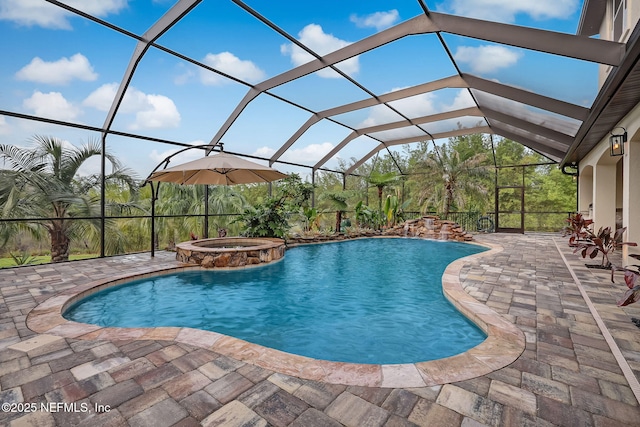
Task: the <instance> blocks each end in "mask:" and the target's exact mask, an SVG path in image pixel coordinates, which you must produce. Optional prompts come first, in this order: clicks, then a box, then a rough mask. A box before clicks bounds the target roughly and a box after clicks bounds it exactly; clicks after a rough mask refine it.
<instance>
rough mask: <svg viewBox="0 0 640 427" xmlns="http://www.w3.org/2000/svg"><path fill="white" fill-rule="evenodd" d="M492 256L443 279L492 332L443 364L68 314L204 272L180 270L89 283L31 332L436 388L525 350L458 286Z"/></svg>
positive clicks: (34, 316) (324, 377) (65, 294)
mask: <svg viewBox="0 0 640 427" xmlns="http://www.w3.org/2000/svg"><path fill="white" fill-rule="evenodd" d="M485 246H488V247H489V250H488V251H485V252H481V253H478V254H474V255H470V256H467V257H464V258H460V259H458V260H456V261H454V262H452V263H451V264H449V265H448V266H447V268H446V270H445V272H444V274H443V276H442V287H443V292H444V294H445V297H446V298H447V299H448V300H449V301H450V302H451V303H452V304H454V305H455V306H456V308H457V309H458V310H459V311H461V312H462V313H463V314H464V315H465V316H467V317H468V318H469V319H470V320H471V321H473V322H474V323H475V324H476V325H478V327H479V328H480V329H482V330H483V331H484V332H485V333H486V334H487V339H486V340H485V341H483V342H482V343H480V344H479V345H477V346H475V347H473V348H471V349H469V350H468V351H466V352H464V353H461V354H458V355H455V356H451V357H447V358H444V359H438V360H432V361H425V362H418V363H412V364H393V365H390V364H386V365H374V364H357V363H342V362H331V361H326V360H318V359H312V358H309V357H305V356H299V355H295V354H290V353H285V352H282V351H280V350H276V349H272V348H268V347H264V346H261V345H258V344H253V343H250V342H247V341H243V340H241V339H238V338H235V337H231V336H227V335H223V334H220V333H217V332H210V331H203V330H199V329H193V328H180V327H155V328H117V327H100V326H97V325H90V324H85V323H79V322H73V321H70V320H67V319H65V318H64V317H62V313H64V311H65V310H66V309H67V308H68V307H69V306H70V305H72V304H73V303H75V302H76V301H78V300H80V299H82V298H85V297H87V296H89V295H91V294H93V293H95V292H98V291H99V290H102V289H105V288H107V287H112V286H117V285H120V284H122V283H124V282H125V281H129V280H137V279H142V278H147V277H152V276H157V275H161V274H167V273H171V272H178V271H187V270H205V269H204V268H202V267H199V266H191V265H187V264H182V263H178V265H177V266H171V267H161V268H147V269H146V270H145V271H142V272H139V273H137V274H134V275H124V274H123V275H118V276H116V277H112V278H110V279H101V280H95V281H90V282H88V283H85V284H81V285H78V286H76V287H74V288H71V289H67V290H64V291H62V292H60V293H59V294H56V295H55V296H53V297H51V298H49V299H47V300H45V301H43V302H42V303H41V304H40V305H38V306H37V307H35V308H34V309H33V310H31V311H30V312H29V314H28V316H27V326H28V327H29V328H30V329H31V330H33V331H34V332H37V333H42V334H45V333H46V334H52V335H57V336H62V337H65V338H76V339H87V340H95V339H99V340H169V341H175V342H177V343H184V344H189V345H193V346H196V347H201V348H205V349H208V350H211V351H214V352H217V353H219V354H222V355H225V356H228V357H232V358H234V359H236V360H239V361H242V362H246V363H250V364H253V365H257V366H260V367H262V368H265V369H269V370H271V371H274V372H278V373H281V374H285V375H290V376H294V377H298V378H303V379H308V380H315V381H323V382H326V383H331V384H342V385H353V386H368V387H391V388H416V387H430V386H437V385H441V384H447V383H451V382H457V381H462V380H467V379H471V378H475V377H479V376H482V375H486V374H488V373H491V372H493V371H495V370H498V369H501V368H503V367H505V366H507V365H509V364H511V363H513V362H514V361H515V360H516V359H517V358H518V357H519V356H520V355H521V354H522V352H523V351H524V349H525V336H524V333H523V332H522V331H521V330H520V329H519V328H518V327H517V326H515V325H514V324H512V323H510V322H509V321H507V320H506V319H504V318H503V317H502V316H500V315H499V314H498V313H496V312H495V311H493V310H492V309H491V308H489V307H487V306H486V305H484V304H483V303H481V302H479V301H477V300H476V299H475V298H473V297H471V296H470V295H469V294H467V293H466V292H465V291H464V289H463V287H462V285H461V283H460V279H459V277H460V271H461V269H462V267H463V265H464V264H465V263H468V262H469V261H471V262H477V261H478V260H479V259H480V258H481V257H484V256H488V255H495V254H496V253H498V252H500V251H502V247H500V246H497V245H490V244H487V245H485Z"/></svg>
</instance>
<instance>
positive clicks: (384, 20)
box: [349, 9, 400, 31]
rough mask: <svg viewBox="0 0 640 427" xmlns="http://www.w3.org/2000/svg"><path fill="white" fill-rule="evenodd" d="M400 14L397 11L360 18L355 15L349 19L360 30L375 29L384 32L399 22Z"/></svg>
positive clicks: (376, 13)
mask: <svg viewBox="0 0 640 427" xmlns="http://www.w3.org/2000/svg"><path fill="white" fill-rule="evenodd" d="M399 19H400V14H399V13H398V11H397V10H396V9H393V10H390V11H388V12H375V13H372V14H370V15H365V16H358V15H356V14H355V13H354V14H353V15H351V16H350V17H349V20H350V21H351V22H353V23H354V24H356V26H357V27H360V28H375V29H376V30H378V31H380V30H384V29H385V28H388V27H390V26H392V25H393V24H395V23H396V22H398V20H399Z"/></svg>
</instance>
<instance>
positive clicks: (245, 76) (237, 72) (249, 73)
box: [200, 52, 265, 85]
mask: <svg viewBox="0 0 640 427" xmlns="http://www.w3.org/2000/svg"><path fill="white" fill-rule="evenodd" d="M202 62H204V63H205V64H207V65H209V66H210V67H212V68H215V69H216V70H218V71H222V72H223V73H226V74H229V75H230V76H233V77H237V78H239V79H240V80H244V81H246V82H249V83H255V82H259V81H260V80H263V79H264V77H265V73H264V71H262V70H261V69H260V68H258V67H257V66H256V65H255V64H254V63H253V62H251V61H247V60H242V59H240V58H238V57H237V56H235V55H234V54H232V53H231V52H222V53H208V54H207V56H205V57H204V59H203V61H202ZM200 80H201V81H202V83H204V84H206V85H220V84H224V83H227V82H229V80H227V79H226V78H225V77H222V76H220V75H218V74H216V73H212V72H211V71H208V70H205V69H201V70H200Z"/></svg>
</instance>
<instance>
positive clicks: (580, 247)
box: [574, 227, 638, 268]
mask: <svg viewBox="0 0 640 427" xmlns="http://www.w3.org/2000/svg"><path fill="white" fill-rule="evenodd" d="M626 230H627V227H622V228H619V229H617V230H616V232H615V234H613V235H612V230H611V227H604V228H603V227H600V230H598V234H595V235H594V234H592V233H589V234H588V235H587V238H586V239H585V240H583V241H579V242H577V243H576V245H575V248H576V249H575V250H574V253H576V252H580V253H581V255H582V258H586V257H587V256H588V257H589V258H591V259H593V258H595V257H596V256H598V253H602V264H601V265H602V266H603V267H606V268H609V267H611V262H610V261H609V254H610V253H612V252H614V251H615V250H616V249H618V248H620V247H622V246H625V245H626V246H638V244H637V243H634V242H623V241H622V235H623V234H624V232H625V231H626Z"/></svg>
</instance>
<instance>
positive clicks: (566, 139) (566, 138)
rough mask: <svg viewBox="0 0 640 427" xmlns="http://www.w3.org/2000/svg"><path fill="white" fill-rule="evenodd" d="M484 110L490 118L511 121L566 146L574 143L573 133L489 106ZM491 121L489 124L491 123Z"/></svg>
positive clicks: (512, 124)
mask: <svg viewBox="0 0 640 427" xmlns="http://www.w3.org/2000/svg"><path fill="white" fill-rule="evenodd" d="M482 112H483V113H484V115H485V117H487V118H489V119H495V120H498V121H500V122H503V123H509V124H510V125H511V126H515V127H518V128H520V129H522V130H523V131H527V132H530V133H532V134H537V135H541V136H544V137H545V138H549V139H550V140H553V141H556V142H557V143H558V145H561V146H563V147H565V149H568V148H569V146H571V144H572V143H573V137H572V136H571V135H567V134H565V133H562V132H558V131H555V130H553V129H549V128H547V127H544V126H540V125H538V124H535V123H532V122H529V121H526V120H522V119H520V118H517V117H514V116H511V115H509V114H504V113H500V112H498V111H494V110H491V109H489V108H483V109H482ZM491 123H492V122H491V121H489V124H490V125H491Z"/></svg>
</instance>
